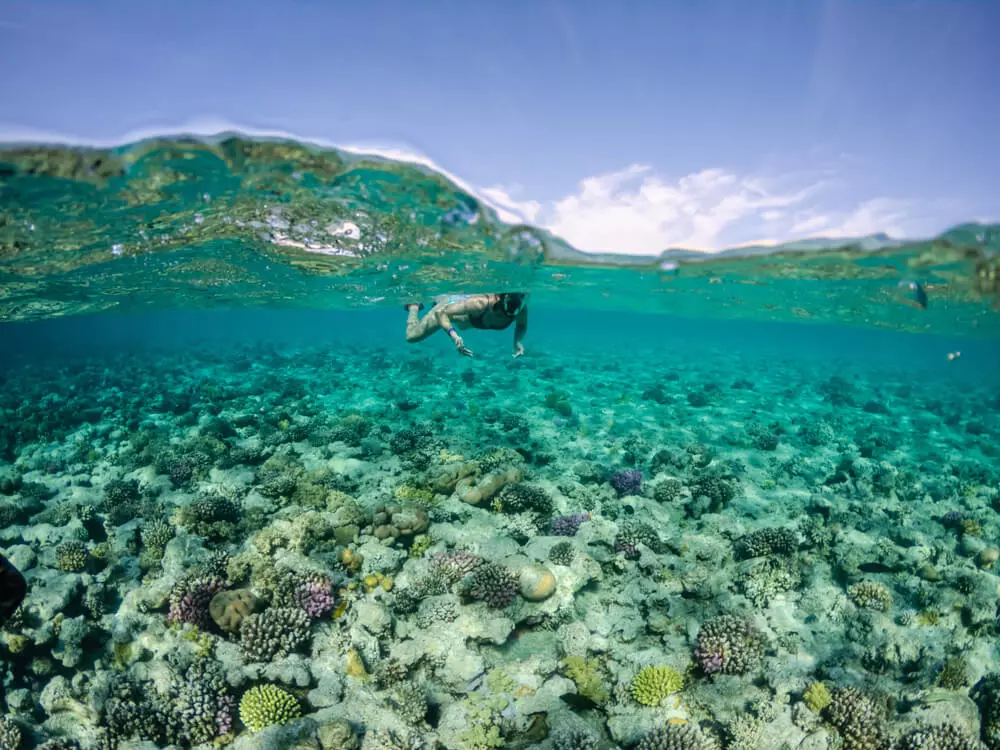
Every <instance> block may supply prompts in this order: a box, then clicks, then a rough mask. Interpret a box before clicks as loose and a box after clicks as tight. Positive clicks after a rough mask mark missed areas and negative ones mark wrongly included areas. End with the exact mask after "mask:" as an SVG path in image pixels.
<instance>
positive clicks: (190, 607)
mask: <svg viewBox="0 0 1000 750" xmlns="http://www.w3.org/2000/svg"><path fill="white" fill-rule="evenodd" d="M225 588H226V582H225V581H223V580H222V579H221V578H217V577H215V576H208V577H206V578H184V579H181V580H180V581H178V582H177V583H176V584H175V585H174V587H173V589H171V591H170V610H169V612H168V613H167V621H168V622H170V623H171V624H176V625H183V624H184V623H190V624H191V625H197V626H198V627H199V628H207V627H208V625H209V623H210V622H211V616H210V614H209V609H208V606H209V604H210V603H211V601H212V597H213V596H215V595H216V594H218V593H219V592H220V591H222V590H223V589H225Z"/></svg>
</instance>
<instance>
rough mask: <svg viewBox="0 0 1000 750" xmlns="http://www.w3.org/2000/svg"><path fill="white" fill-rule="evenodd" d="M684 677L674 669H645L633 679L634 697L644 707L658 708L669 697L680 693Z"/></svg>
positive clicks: (632, 689) (632, 690)
mask: <svg viewBox="0 0 1000 750" xmlns="http://www.w3.org/2000/svg"><path fill="white" fill-rule="evenodd" d="M683 687H684V675H682V674H681V673H680V672H678V671H677V670H676V669H674V668H673V667H643V669H642V670H640V671H639V674H637V675H636V676H635V677H634V678H633V679H632V688H631V692H632V697H633V698H635V699H636V701H638V702H639V703H641V704H642V705H644V706H658V705H660V702H661V701H662V700H663V699H664V698H666V697H667V696H668V695H673V694H674V693H677V692H680V690H681V688H683Z"/></svg>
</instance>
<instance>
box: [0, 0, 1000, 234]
mask: <svg viewBox="0 0 1000 750" xmlns="http://www.w3.org/2000/svg"><path fill="white" fill-rule="evenodd" d="M998 29H1000V3H996V2H981V3H965V2H947V1H945V0H939V1H934V0H925V1H924V2H903V1H902V0H899V1H896V0H881V1H875V0H873V1H872V2H847V1H844V0H831V1H830V2H811V1H810V0H783V1H781V2H777V1H770V0H760V1H758V2H746V1H745V0H744V1H740V0H733V2H711V1H710V0H703V1H701V2H694V1H685V2H666V1H665V0H664V1H661V2H654V1H653V0H649V1H648V2H611V1H610V0H608V1H605V0H593V1H590V0H580V1H579V2H571V1H570V0H535V1H529V0H507V1H506V2H490V1H486V0H481V1H479V2H467V1H466V2H439V1H438V0H423V1H422V2H413V1H412V0H409V1H401V2H350V3H348V2H343V3H341V2H320V1H319V0H314V1H312V2H286V3H256V2H252V1H250V0H247V1H246V2H224V3H223V2H219V3H216V2H197V3H195V2H186V1H185V0H177V2H144V3H136V2H134V0H133V1H132V2H89V3H83V2H76V1H74V2H46V1H45V0H37V1H35V2H7V1H6V0H0V66H2V69H3V70H4V71H5V74H4V76H3V77H2V79H0V125H2V127H0V132H2V133H4V134H6V135H7V136H8V137H10V136H13V135H21V134H24V133H39V132H40V133H56V134H64V135H68V136H78V137H81V138H87V139H94V140H114V139H118V138H121V137H122V136H123V135H125V134H127V133H129V132H131V131H136V130H141V129H145V128H149V127H162V126H167V127H171V126H174V127H176V126H182V125H185V124H188V123H191V122H192V121H195V120H199V119H202V118H205V117H213V118H218V119H220V120H224V121H227V122H230V123H235V124H239V125H244V126H248V127H254V128H262V129H278V130H283V131H288V132H293V133H296V134H300V135H302V136H305V137H312V138H322V139H326V140H329V141H333V142H335V143H340V144H369V145H371V144H377V145H386V144H392V145H396V146H403V147H405V148H407V149H409V150H412V151H416V152H420V153H423V154H426V155H428V156H429V157H431V158H432V159H433V160H434V161H435V162H436V163H437V164H439V165H441V167H442V168H444V169H446V170H448V171H449V172H451V173H453V174H456V175H459V176H461V177H462V178H463V179H464V180H465V181H467V182H468V183H470V184H472V185H474V186H476V187H477V188H478V189H479V190H480V191H481V192H482V193H483V194H484V195H486V196H487V197H488V198H490V199H492V200H494V201H495V202H497V203H498V204H501V205H503V206H506V207H508V208H509V209H511V210H512V211H514V212H516V213H519V214H520V215H522V216H526V217H528V218H530V219H532V220H533V221H535V222H537V223H539V224H543V225H545V226H548V227H550V228H551V229H553V231H556V232H557V233H559V234H562V235H563V236H565V237H566V238H567V239H569V240H570V241H572V242H574V244H576V245H577V246H579V247H582V248H584V249H594V250H598V249H600V250H618V251H627V252H657V251H659V250H661V249H663V247H665V246H668V245H683V246H693V247H702V248H719V247H723V246H727V245H734V244H741V243H745V242H751V241H758V240H786V239H791V238H795V237H803V236H811V235H813V236H814V235H826V236H834V235H845V234H867V233H871V232H875V231H880V230H881V231H888V232H889V233H890V234H894V235H906V236H923V235H927V234H931V233H934V232H936V231H939V230H941V229H943V228H945V227H947V226H948V225H951V224H954V223H958V222H960V221H966V220H973V219H979V220H987V219H994V220H995V219H996V218H997V217H998V214H1000V199H998V198H1000V196H998V192H1000V190H998V187H997V175H1000V148H998V146H1000V136H998V135H997V134H998V133H1000V124H998V123H1000V97H998V96H997V93H998V84H997V80H998V71H1000V51H998V50H1000V45H998V44H997V41H996V33H997V30H998Z"/></svg>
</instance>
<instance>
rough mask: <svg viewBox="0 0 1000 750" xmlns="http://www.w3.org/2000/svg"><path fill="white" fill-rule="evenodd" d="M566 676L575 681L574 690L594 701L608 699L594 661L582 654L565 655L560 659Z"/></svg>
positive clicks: (600, 701) (601, 701) (598, 701)
mask: <svg viewBox="0 0 1000 750" xmlns="http://www.w3.org/2000/svg"><path fill="white" fill-rule="evenodd" d="M562 665H563V670H564V671H565V673H566V676H567V677H569V678H570V679H571V680H573V682H575V683H576V691H577V692H578V693H579V694H580V695H582V696H583V697H584V698H588V699H590V700H592V701H593V702H594V703H603V702H604V701H606V700H607V699H608V691H607V690H606V689H605V688H604V687H603V686H602V685H601V675H600V674H599V672H598V665H597V662H596V661H593V660H590V659H586V658H584V657H582V656H567V657H566V658H565V659H563V661H562Z"/></svg>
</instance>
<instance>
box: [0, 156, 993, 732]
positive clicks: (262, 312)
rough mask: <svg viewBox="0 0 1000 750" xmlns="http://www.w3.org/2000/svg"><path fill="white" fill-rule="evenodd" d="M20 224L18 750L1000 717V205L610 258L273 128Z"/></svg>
mask: <svg viewBox="0 0 1000 750" xmlns="http://www.w3.org/2000/svg"><path fill="white" fill-rule="evenodd" d="M0 219H2V221H0V317H2V319H3V321H4V322H3V323H2V324H0V351H2V352H3V356H2V358H0V553H2V554H3V555H4V556H5V557H6V558H7V559H8V560H9V561H10V562H11V563H12V564H13V565H14V566H15V567H16V568H17V569H18V570H20V571H21V572H22V573H23V575H24V578H25V579H26V580H27V583H28V592H27V596H26V598H25V601H24V603H23V604H22V605H21V606H20V608H18V610H17V611H15V612H14V614H13V615H12V616H11V617H10V618H9V619H7V621H6V622H5V623H3V624H2V628H0V656H2V660H3V665H4V668H3V673H2V688H3V689H2V699H3V703H2V705H0V750H14V749H15V748H30V747H36V746H37V747H45V748H48V749H49V750H55V749H56V748H72V747H83V748H101V749H102V750H103V749H104V748H109V749H110V748H115V747H135V748H138V747H166V746H168V745H175V746H180V747H196V746H200V745H204V746H208V745H209V744H213V743H214V744H215V745H219V744H226V743H228V744H231V745H232V746H233V747H237V748H264V747H281V748H285V747H287V748H293V747H301V748H323V749H324V750H328V749H335V748H358V747H363V748H368V749H369V750H378V749H380V748H432V747H441V748H448V749H449V750H451V749H455V750H464V749H466V748H468V749H471V750H479V749H481V748H506V747H509V748H536V747H537V748H545V749H547V748H553V749H554V750H574V749H577V748H581V749H582V748H630V747H639V748H643V749H645V750H653V749H654V748H664V749H666V750H709V749H714V750H755V749H758V750H771V749H774V750H782V749H783V748H807V749H812V750H821V749H822V748H837V747H841V748H846V749H847V750H851V749H853V750H878V749H883V750H911V749H917V748H922V749H924V750H927V749H930V750H956V749H957V750H971V749H973V748H983V747H987V748H998V747H1000V671H998V670H1000V666H998V662H997V657H998V652H997V649H998V646H997V632H998V627H1000V622H998V602H1000V578H998V573H1000V566H998V564H997V562H998V560H1000V540H998V533H1000V516H998V513H1000V323H998V320H1000V312H998V307H1000V296H998V295H1000V281H998V278H997V256H996V250H997V247H996V245H997V238H998V234H997V229H996V227H983V226H976V225H969V226H966V227H960V228H956V229H955V230H952V231H951V232H948V233H946V234H944V235H942V237H939V238H936V239H932V240H928V241H926V242H919V243H909V244H904V243H896V242H891V241H889V240H887V239H886V238H865V239H861V240H858V241H852V242H846V243H837V244H834V243H799V244H797V245H791V246H784V247H780V248H750V249H742V250H741V251H739V252H733V253H724V254H722V255H720V256H716V257H713V258H709V259H706V258H705V257H703V256H698V255H695V254H691V253H687V252H683V251H669V250H668V251H666V252H665V253H664V255H663V256H661V257H659V258H656V259H648V258H647V259H628V258H625V259H623V258H621V257H613V256H587V255H585V254H582V253H578V252H577V251H575V250H573V248H571V247H568V246H567V245H565V243H562V242H561V241H559V240H558V239H557V238H554V237H552V236H550V235H548V234H547V233H545V232H544V231H542V230H539V229H536V228H533V227H527V226H511V225H507V224H504V223H502V222H500V221H498V219H497V217H496V215H495V212H493V210H492V209H491V208H490V207H489V206H486V205H484V204H482V203H481V202H479V201H478V200H477V199H476V198H475V197H474V196H473V195H472V193H471V192H470V191H467V190H464V189H463V188H461V187H460V186H457V185H456V184H454V183H452V182H449V181H448V180H446V179H445V178H443V177H442V176H440V175H436V174H434V173H432V172H429V171H428V170H424V169H420V168H417V167H414V166H412V165H405V164H398V163H393V162H386V161H384V160H374V159H370V158H368V157H363V156H359V155H352V154H347V153H342V152H333V151H330V150H320V149H316V148H313V147H310V146H307V145H304V144H296V143H288V142H269V141H250V140H247V139H243V138H238V137H224V138H220V139H218V140H216V141H194V140H190V139H172V140H170V139H164V140H159V141H152V142H147V143H143V144H132V145H129V146H123V147H121V148H119V149H110V150H104V151H95V150H75V149H67V148H40V147H33V148H28V147H25V148H22V149H17V150H8V151H7V152H0ZM916 284H919V291H921V292H923V294H925V295H926V299H925V300H923V299H920V298H919V296H918V287H917V286H915V285H916ZM503 290H527V291H530V292H531V296H530V298H529V303H528V309H529V311H530V315H529V323H528V329H527V333H526V334H525V336H524V340H523V343H524V347H525V354H524V356H522V357H519V358H517V359H514V358H512V356H511V354H512V346H513V336H514V333H513V331H514V326H511V327H510V328H508V329H506V330H503V331H476V330H471V331H467V330H462V331H461V335H462V337H463V338H464V340H465V343H466V344H467V345H468V346H469V347H470V348H471V349H472V350H473V351H474V352H475V355H476V356H475V357H473V358H471V359H470V358H464V357H461V356H460V355H459V354H458V353H457V352H456V349H455V346H454V345H453V344H452V343H451V342H450V341H449V340H448V338H447V337H446V336H445V334H444V333H442V332H438V333H436V334H435V335H432V336H430V337H429V338H428V339H427V340H425V341H422V342H420V343H415V344H408V343H406V341H405V335H404V334H405V328H406V318H407V314H406V313H405V312H404V310H403V309H402V305H403V303H405V302H412V301H415V300H416V301H424V302H427V301H430V300H431V299H432V298H433V297H434V296H435V295H437V294H443V293H451V292H456V291H457V292H462V293H474V292H492V291H503ZM426 312H427V311H426V310H425V311H423V312H422V313H421V314H425V313H426ZM2 601H3V597H2V596H0V605H2ZM137 743H145V744H137Z"/></svg>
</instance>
